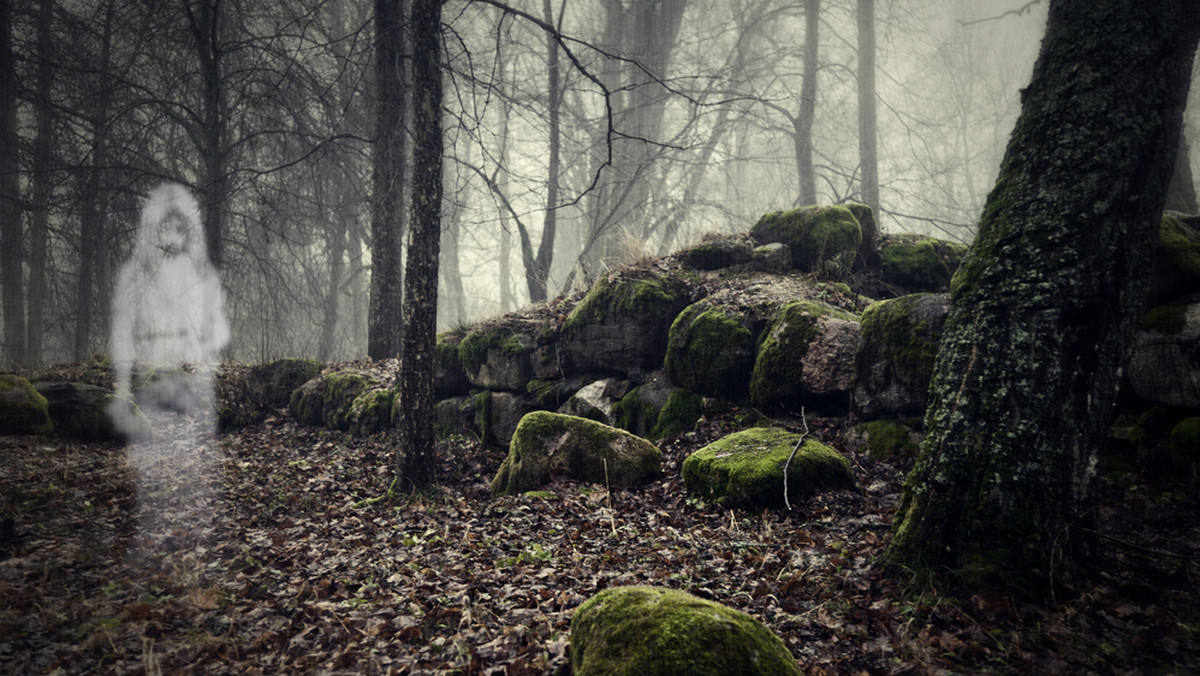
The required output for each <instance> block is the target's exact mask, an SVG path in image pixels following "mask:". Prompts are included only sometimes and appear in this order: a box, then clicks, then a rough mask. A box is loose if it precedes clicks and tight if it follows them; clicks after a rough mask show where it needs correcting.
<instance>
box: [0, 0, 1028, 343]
mask: <svg viewBox="0 0 1200 676" xmlns="http://www.w3.org/2000/svg"><path fill="white" fill-rule="evenodd" d="M407 4H408V3H407V2H405V1H403V0H401V1H397V2H386V1H384V0H377V1H376V2H374V3H371V2H366V1H365V0H360V1H356V2H328V1H323V0H226V1H224V2H217V1H216V0H169V1H167V2H160V3H146V2H142V1H135V0H95V1H92V2H83V1H82V0H0V42H2V43H3V45H0V210H2V211H0V266H2V268H3V270H2V273H0V286H2V287H3V313H2V315H3V316H2V321H3V326H4V331H3V338H4V349H3V355H4V363H5V364H8V365H12V364H27V365H35V364H44V363H53V362H60V361H70V360H84V359H88V358H90V357H91V356H92V355H94V354H107V353H108V352H109V347H108V345H107V339H108V336H109V335H110V333H111V327H110V325H109V323H110V321H111V320H110V307H111V299H112V296H113V290H114V284H115V281H116V276H117V271H118V269H119V266H120V263H121V262H122V261H124V260H125V259H126V258H128V256H129V255H130V252H131V251H132V249H133V247H134V244H135V240H136V231H137V224H138V218H137V214H138V210H139V208H140V205H141V203H142V200H143V199H144V196H145V195H146V193H147V192H148V191H149V190H150V189H151V188H152V187H153V186H155V185H157V184H159V183H161V182H162V181H164V180H173V181H179V182H182V183H184V184H187V185H189V186H191V187H192V188H193V189H194V190H195V192H196V195H197V198H198V200H199V201H200V207H201V213H202V218H203V228H204V233H205V239H206V244H207V249H208V252H209V257H210V258H211V260H212V262H213V264H214V265H215V266H216V267H217V269H218V270H219V272H220V276H221V279H222V283H223V286H224V289H225V296H226V312H227V315H228V318H229V323H230V325H231V329H232V336H233V339H232V341H231V344H230V346H229V347H228V348H227V350H226V352H225V355H224V356H225V358H227V359H236V360H239V361H264V360H268V359H272V358H275V357H280V356H311V357H316V358H319V359H322V360H341V359H351V358H356V357H359V356H363V355H366V354H368V352H370V354H371V356H375V357H379V356H391V355H395V354H396V353H397V346H398V345H399V340H400V339H399V332H400V327H402V326H403V318H402V317H401V316H400V312H399V310H400V307H401V294H402V292H401V289H402V280H403V270H402V269H401V268H402V266H401V264H400V261H403V260H404V253H403V242H404V241H405V238H406V228H407V219H408V218H409V207H408V199H409V198H411V194H412V191H411V189H410V184H411V179H412V177H411V175H410V174H411V171H410V168H411V153H412V148H413V145H414V144H413V140H412V139H411V138H410V132H411V125H412V120H413V116H412V114H411V110H410V108H411V105H412V102H411V97H410V96H409V95H408V89H409V87H410V86H411V74H410V70H409V67H410V64H411V54H410V51H411V45H412V44H413V40H412V39H411V38H412V36H410V35H407V34H406V32H405V31H406V26H405V21H406V19H407V15H408V12H407ZM1045 11H1046V8H1045V6H1044V4H1043V3H1027V2H1025V0H1007V1H1003V2H1002V1H999V0H997V1H995V2H987V3H979V2H975V1H974V0H923V1H917V2H913V1H910V0H903V1H902V0H803V1H796V0H791V1H781V0H660V1H657V2H650V1H649V0H574V1H572V2H565V1H564V0H541V1H539V0H510V1H509V2H507V3H502V2H498V1H495V2H494V1H492V0H450V1H449V2H447V3H445V5H444V7H443V9H442V36H441V37H442V42H441V44H442V49H443V54H444V56H443V63H444V64H445V68H444V70H443V83H444V91H445V96H444V100H443V111H442V120H443V122H442V127H443V129H444V148H445V151H444V152H445V155H444V163H443V166H444V168H445V169H444V174H443V181H444V183H443V184H444V191H445V192H444V195H445V199H444V203H443V209H442V242H441V254H440V266H439V269H440V279H441V282H440V294H439V296H440V299H439V304H438V305H439V307H438V311H439V324H440V325H441V326H442V327H449V326H453V325H457V324H462V323H466V322H470V321H473V320H476V319H479V318H482V317H486V316H490V315H494V314H497V313H500V312H502V311H505V310H509V309H513V308H515V307H519V306H521V305H524V304H527V303H529V302H530V301H531V300H532V301H538V300H544V299H546V298H551V297H554V296H556V295H558V294H561V293H564V292H569V291H571V290H573V289H575V288H579V287H580V286H582V285H583V284H586V283H587V282H588V281H589V280H591V279H593V278H594V277H595V276H596V275H599V274H602V273H603V272H604V271H606V270H608V269H610V268H612V267H613V266H616V265H619V264H621V263H623V262H628V261H631V260H635V259H637V258H639V257H642V256H647V255H658V254H661V253H666V252H669V251H672V250H675V249H678V248H680V247H682V246H686V245H687V244H690V243H693V242H695V241H697V240H698V239H699V238H700V236H701V235H702V234H704V233H708V232H734V231H741V230H745V229H747V228H748V227H749V226H750V225H751V224H752V223H753V222H754V221H755V220H756V219H757V218H758V216H759V215H761V214H762V213H764V212H766V211H771V210H775V209H782V208H788V207H792V206H796V205H799V204H806V203H840V202H847V201H859V202H862V201H866V202H868V203H874V202H876V200H877V203H874V204H872V206H874V207H876V213H877V214H879V221H880V225H881V228H882V230H883V231H884V232H903V231H918V232H926V233H931V234H935V235H937V236H940V237H944V238H949V239H956V240H960V241H970V240H971V239H972V237H973V234H974V223H975V221H976V220H977V218H978V215H979V212H980V210H981V208H982V205H983V202H984V198H985V197H986V194H987V191H988V190H989V189H990V187H991V184H992V181H993V179H994V176H995V172H996V168H997V166H998V164H999V160H1000V156H1001V154H1002V152H1003V148H1004V144H1005V142H1006V141H1007V139H1008V136H1009V132H1010V130H1011V128H1012V124H1013V121H1014V120H1015V118H1016V116H1017V113H1018V112H1019V107H1020V95H1019V88H1020V87H1021V86H1024V84H1025V83H1026V82H1027V81H1028V77H1029V71H1030V68H1031V66H1032V62H1033V59H1034V57H1035V56H1036V53H1037V47H1038V41H1039V39H1040V37H1041V33H1042V30H1043V27H1044V24H1045ZM864 49H866V50H868V54H864V53H863V51H862V50H864ZM867 56H869V57H870V58H866V57H867ZM872 61H873V68H872V67H871V65H872ZM872 80H873V82H872ZM872 89H873V91H872ZM872 108H873V110H871V109H872ZM872 139H873V140H874V142H871V141H872ZM371 322H374V324H373V325H372V324H371ZM372 334H374V335H372ZM369 345H370V349H369V347H368V346H369Z"/></svg>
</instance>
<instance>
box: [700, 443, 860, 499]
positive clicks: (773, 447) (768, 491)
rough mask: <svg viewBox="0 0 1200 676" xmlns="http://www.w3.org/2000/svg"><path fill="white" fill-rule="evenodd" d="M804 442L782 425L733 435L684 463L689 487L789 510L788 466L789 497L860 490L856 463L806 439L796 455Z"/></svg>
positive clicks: (714, 495)
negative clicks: (852, 467)
mask: <svg viewBox="0 0 1200 676" xmlns="http://www.w3.org/2000/svg"><path fill="white" fill-rule="evenodd" d="M800 439H801V437H800V435H799V434H796V433H793V432H788V431H787V430H785V429H781V428H778V427H769V428H752V429H748V430H743V431H741V432H736V433H734V434H731V435H729V436H727V437H724V438H722V439H720V440H718V441H716V442H714V443H712V444H709V445H708V446H705V447H704V448H702V449H700V450H698V451H696V452H695V453H692V454H691V455H689V456H688V457H687V459H686V460H684V461H683V483H684V486H685V487H686V488H687V492H688V494H689V495H694V496H697V497H701V498H704V499H706V500H716V501H718V502H720V503H721V504H723V505H726V506H728V507H741V508H745V509H764V508H769V509H778V508H781V507H783V506H784V499H783V474H784V465H787V477H788V495H789V497H798V496H802V495H808V494H812V493H816V492H819V491H827V490H835V489H839V488H842V489H854V488H855V483H854V475H853V473H852V472H851V470H850V461H849V460H847V459H846V458H845V456H843V455H842V454H841V453H838V452H837V451H835V450H834V449H832V448H830V447H828V446H826V445H824V444H822V443H821V442H819V441H817V440H815V439H811V438H805V439H804V441H803V443H802V444H801V445H800V447H799V449H797V450H796V453H795V455H792V451H793V449H796V444H797V442H799V441H800ZM789 457H791V462H790V463H788V458H789Z"/></svg>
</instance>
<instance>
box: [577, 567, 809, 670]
mask: <svg viewBox="0 0 1200 676" xmlns="http://www.w3.org/2000/svg"><path fill="white" fill-rule="evenodd" d="M571 667H572V670H573V672H574V673H575V674H577V675H579V676H589V675H599V674H639V675H642V676H674V675H676V674H691V675H695V676H718V675H724V674H741V675H744V676H756V675H759V674H763V675H766V674H772V675H776V676H784V675H790V674H797V675H798V674H800V673H801V672H800V669H799V668H798V667H797V665H796V660H795V658H794V657H792V654H791V653H790V652H788V649H787V647H786V646H784V644H783V642H782V641H780V640H779V637H777V636H775V635H774V634H772V633H771V631H770V630H769V629H767V627H766V626H765V625H763V624H762V623H761V622H759V621H758V620H756V619H755V618H753V617H752V616H750V615H747V614H745V613H743V612H740V611H737V610H734V609H732V608H729V607H727V606H723V605H721V604H719V603H714V602H712V601H707V600H704V599H701V598H697V597H695V596H692V595H691V594H687V593H685V592H681V591H676V590H673V589H663V588H659V587H614V588H611V589H606V590H604V591H602V592H600V593H599V594H596V595H595V596H593V597H592V598H590V599H588V600H587V601H585V602H584V603H583V605H581V606H580V607H579V610H578V611H576V613H575V617H574V618H573V620H572V621H571Z"/></svg>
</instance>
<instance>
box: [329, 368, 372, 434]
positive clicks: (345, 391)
mask: <svg viewBox="0 0 1200 676" xmlns="http://www.w3.org/2000/svg"><path fill="white" fill-rule="evenodd" d="M323 379H324V381H325V393H324V396H323V405H322V413H321V418H322V420H323V421H324V424H325V426H326V427H329V428H332V429H337V430H348V429H350V421H351V417H350V410H351V408H352V407H353V405H354V400H355V398H357V397H358V395H360V394H362V393H363V391H365V390H366V389H367V388H369V387H370V386H371V379H370V378H368V377H367V375H366V374H365V373H362V372H360V371H335V372H333V373H327V374H325V376H324V378H323Z"/></svg>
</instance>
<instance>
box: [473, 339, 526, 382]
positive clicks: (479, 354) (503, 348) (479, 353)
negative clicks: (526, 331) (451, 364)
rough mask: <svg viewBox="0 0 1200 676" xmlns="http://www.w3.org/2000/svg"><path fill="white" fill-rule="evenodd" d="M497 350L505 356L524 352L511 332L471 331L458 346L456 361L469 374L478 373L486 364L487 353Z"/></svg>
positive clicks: (518, 340) (519, 342)
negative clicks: (457, 360)
mask: <svg viewBox="0 0 1200 676" xmlns="http://www.w3.org/2000/svg"><path fill="white" fill-rule="evenodd" d="M489 350H499V351H500V352H501V353H503V354H506V355H517V354H520V353H522V352H524V351H525V347H524V346H523V345H521V340H520V339H519V338H518V337H517V334H515V333H513V332H512V331H504V330H480V331H472V332H470V333H468V334H467V335H466V337H465V338H463V339H462V342H460V343H459V344H458V359H459V361H460V362H461V363H462V367H463V369H464V370H465V371H466V372H467V373H469V374H476V373H479V370H480V369H481V368H483V365H484V364H485V363H487V360H488V351H489Z"/></svg>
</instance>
